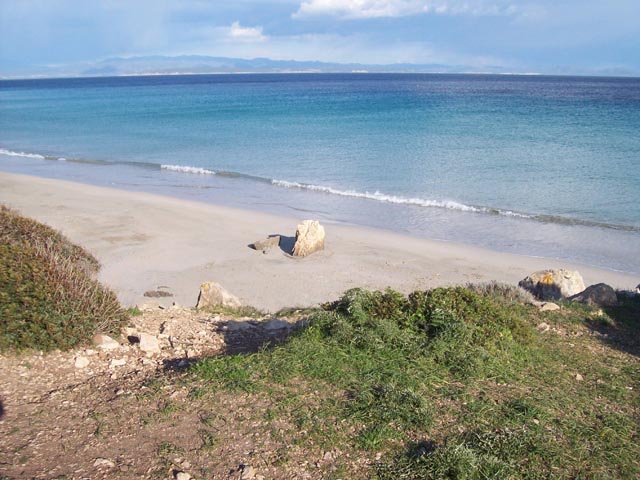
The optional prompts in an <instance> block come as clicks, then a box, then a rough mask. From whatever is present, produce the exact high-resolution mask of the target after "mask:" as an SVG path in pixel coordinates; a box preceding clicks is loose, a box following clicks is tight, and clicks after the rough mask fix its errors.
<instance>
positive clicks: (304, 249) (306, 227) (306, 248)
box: [293, 220, 325, 257]
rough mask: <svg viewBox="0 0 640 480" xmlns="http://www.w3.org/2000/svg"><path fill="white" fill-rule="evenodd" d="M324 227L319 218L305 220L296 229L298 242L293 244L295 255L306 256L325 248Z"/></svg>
mask: <svg viewBox="0 0 640 480" xmlns="http://www.w3.org/2000/svg"><path fill="white" fill-rule="evenodd" d="M324 238H325V232H324V227H323V226H322V225H320V222H318V221H317V220H305V221H303V222H302V223H300V224H299V225H298V228H297V229H296V243H295V245H294V246H293V256H294V257H306V256H307V255H311V254H312V253H314V252H317V251H319V250H324Z"/></svg>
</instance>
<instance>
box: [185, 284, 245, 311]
mask: <svg viewBox="0 0 640 480" xmlns="http://www.w3.org/2000/svg"><path fill="white" fill-rule="evenodd" d="M216 306H223V307H232V308H237V307H240V306H242V303H240V300H239V299H238V298H237V297H236V296H235V295H232V294H231V293H229V292H228V291H227V290H225V289H224V288H223V287H222V285H220V284H219V283H216V282H204V283H203V284H202V285H200V295H198V303H197V305H196V308H204V307H216Z"/></svg>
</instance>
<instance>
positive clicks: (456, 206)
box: [271, 180, 531, 218]
mask: <svg viewBox="0 0 640 480" xmlns="http://www.w3.org/2000/svg"><path fill="white" fill-rule="evenodd" d="M271 183H272V184H273V185H276V186H278V187H284V188H297V189H301V190H310V191H313V192H323V193H330V194H333V195H340V196H342V197H352V198H364V199H367V200H375V201H378V202H385V203H397V204H401V205H416V206H419V207H435V208H446V209H448V210H458V211H461V212H475V213H494V214H499V215H507V216H512V217H522V218H531V217H530V216H529V215H525V214H522V213H517V212H512V211H509V210H498V209H491V208H486V207H474V206H472V205H465V204H464V203H460V202H455V201H453V200H432V199H425V198H416V197H401V196H398V195H387V194H385V193H381V192H378V191H376V192H373V193H371V192H358V191H356V190H338V189H336V188H333V187H326V186H323V185H312V184H307V183H298V182H288V181H286V180H271Z"/></svg>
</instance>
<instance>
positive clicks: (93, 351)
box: [84, 348, 98, 357]
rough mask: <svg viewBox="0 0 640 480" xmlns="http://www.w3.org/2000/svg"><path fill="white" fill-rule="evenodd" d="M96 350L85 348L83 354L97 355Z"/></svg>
mask: <svg viewBox="0 0 640 480" xmlns="http://www.w3.org/2000/svg"><path fill="white" fill-rule="evenodd" d="M97 353H98V352H96V351H95V350H92V349H90V348H87V349H85V351H84V354H85V355H87V356H89V357H91V356H93V355H97Z"/></svg>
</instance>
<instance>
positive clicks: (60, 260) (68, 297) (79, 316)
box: [0, 206, 127, 351]
mask: <svg viewBox="0 0 640 480" xmlns="http://www.w3.org/2000/svg"><path fill="white" fill-rule="evenodd" d="M98 268H99V263H98V261H97V260H96V258H95V257H94V256H93V255H91V254H90V253H88V252H86V251H85V250H84V249H82V248H81V247H79V246H77V245H74V244H73V243H71V242H70V241H69V240H67V239H66V238H65V237H64V236H63V235H61V234H60V233H58V232H56V231H55V230H53V229H52V228H50V227H48V226H46V225H43V224H41V223H38V222H36V221H34V220H31V219H29V218H26V217H23V216H21V215H19V214H18V213H16V212H14V211H12V210H10V209H8V208H6V207H4V206H0V319H1V322H0V351H2V350H15V351H19V350H24V349H38V350H45V351H47V350H52V349H61V350H65V349H69V348H72V347H74V346H76V345H78V344H80V343H83V342H86V341H87V340H89V339H90V338H91V336H92V335H93V334H94V333H95V332H96V331H98V330H100V331H105V332H112V333H114V332H117V331H119V329H120V327H121V326H122V325H123V323H124V322H125V321H126V320H127V314H126V312H124V311H123V310H122V308H121V307H120V304H119V303H118V300H117V298H116V296H115V294H114V293H113V292H112V291H110V290H109V289H107V288H105V287H104V286H103V285H101V284H100V283H99V282H98V281H97V280H96V279H95V278H94V276H95V274H96V272H97V271H98Z"/></svg>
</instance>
